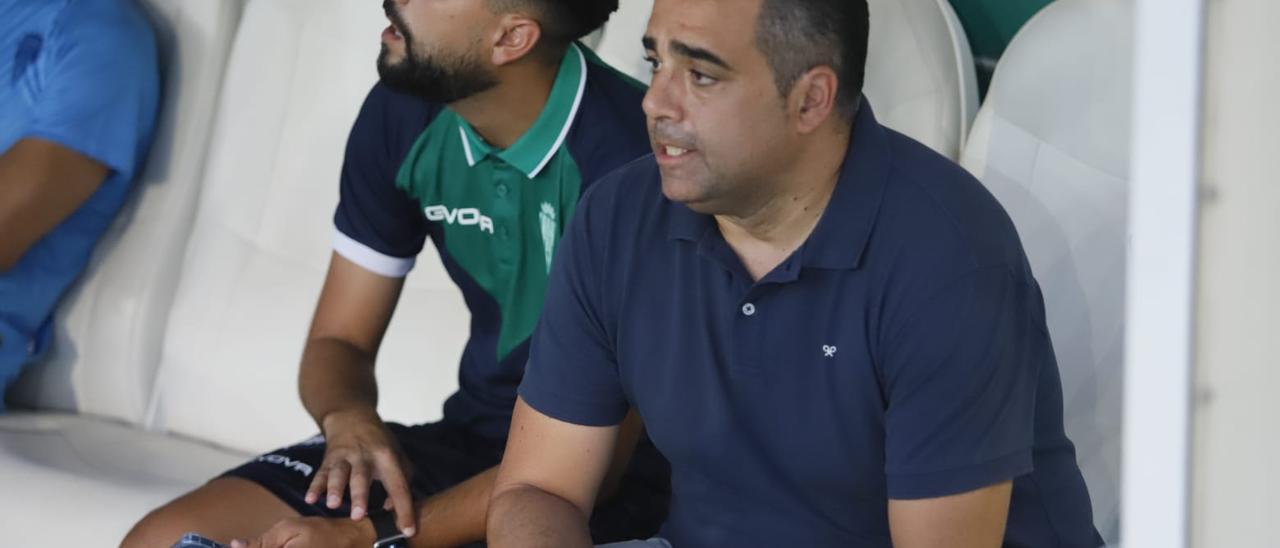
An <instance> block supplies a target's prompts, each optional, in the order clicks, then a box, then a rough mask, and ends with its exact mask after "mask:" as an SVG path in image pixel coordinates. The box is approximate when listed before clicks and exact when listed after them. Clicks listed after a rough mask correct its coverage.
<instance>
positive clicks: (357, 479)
mask: <svg viewBox="0 0 1280 548" xmlns="http://www.w3.org/2000/svg"><path fill="white" fill-rule="evenodd" d="M369 481H370V480H369V466H368V465H367V464H365V463H364V461H359V462H356V463H355V464H353V465H352V466H351V482H350V485H349V487H348V488H349V489H351V519H353V520H360V519H364V516H365V515H366V510H367V509H368V508H369Z"/></svg>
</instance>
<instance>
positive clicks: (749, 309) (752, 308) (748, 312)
mask: <svg viewBox="0 0 1280 548" xmlns="http://www.w3.org/2000/svg"><path fill="white" fill-rule="evenodd" d="M742 315H743V316H755V315H756V305H754V304H751V303H747V304H744V305H742Z"/></svg>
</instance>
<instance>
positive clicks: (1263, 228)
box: [1191, 0, 1280, 548]
mask: <svg viewBox="0 0 1280 548" xmlns="http://www.w3.org/2000/svg"><path fill="white" fill-rule="evenodd" d="M1277 22H1280V2H1277V1H1276V0H1211V1H1210V2H1209V20H1208V28H1207V52H1208V57H1207V59H1206V63H1207V64H1206V67H1205V68H1206V71H1207V72H1206V78H1205V81H1206V97H1205V98H1206V103H1205V111H1204V114H1205V117H1204V123H1205V129H1204V138H1205V145H1204V153H1205V154H1204V159H1205V164H1204V192H1203V193H1202V196H1203V199H1202V207H1201V231H1200V239H1201V241H1200V264H1199V278H1200V282H1199V297H1198V302H1197V306H1198V312H1197V315H1196V323H1197V337H1196V347H1197V351H1196V363H1197V365H1196V385H1197V389H1196V405H1195V411H1194V416H1195V430H1194V437H1193V440H1194V441H1193V459H1194V460H1193V467H1192V470H1193V474H1192V475H1193V481H1192V487H1193V490H1192V495H1193V496H1192V520H1191V526H1192V545H1193V546H1196V547H1203V548H1217V547H1222V546H1259V547H1261V546H1280V495H1278V494H1277V493H1280V472H1277V471H1276V466H1277V464H1278V462H1280V174H1278V173H1277V169H1280V103H1278V102H1277V99H1276V97H1277V95H1280V61H1278V60H1277V55H1280V35H1278V34H1276V32H1275V26H1276V24H1277Z"/></svg>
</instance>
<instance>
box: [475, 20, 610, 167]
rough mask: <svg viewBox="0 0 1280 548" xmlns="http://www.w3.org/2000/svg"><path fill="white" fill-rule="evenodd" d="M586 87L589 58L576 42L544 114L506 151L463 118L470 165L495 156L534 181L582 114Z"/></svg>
mask: <svg viewBox="0 0 1280 548" xmlns="http://www.w3.org/2000/svg"><path fill="white" fill-rule="evenodd" d="M586 87H587V59H586V56H584V55H583V53H582V50H581V49H579V46H578V44H576V43H573V44H570V45H569V49H568V51H566V52H565V54H564V58H563V59H562V60H561V61H560V69H559V72H557V73H556V80H555V82H554V83H553V84H552V85H551V95H550V96H548V97H547V104H546V105H545V106H544V107H542V113H541V114H539V115H538V119H537V120H535V121H534V122H533V125H532V126H530V127H529V129H528V130H527V131H525V133H524V135H521V136H520V138H519V139H517V140H516V142H515V144H513V145H511V146H510V147H508V148H507V149H505V150H497V149H495V148H493V147H492V146H490V145H489V144H488V143H486V142H484V139H481V138H480V136H479V135H478V134H476V132H475V129H473V128H472V127H471V124H468V123H467V121H466V120H462V119H461V117H459V120H460V126H461V127H460V128H459V133H460V134H461V138H462V147H463V150H464V151H465V152H466V156H467V165H468V166H471V167H475V165H476V164H477V163H479V162H480V161H481V160H484V159H485V158H487V157H488V156H490V155H493V156H497V157H498V159H500V160H502V161H503V162H506V163H508V164H510V165H512V166H514V167H515V168H516V169H519V170H520V172H521V173H524V174H525V175H526V176H528V177H529V178H530V179H532V178H534V177H537V176H538V173H541V172H542V169H543V168H545V167H546V166H547V164H548V163H550V162H551V159H552V158H554V157H555V155H556V152H557V151H558V150H560V145H562V144H564V140H565V138H566V137H568V135H569V128H570V127H572V126H573V121H574V119H575V118H576V117H577V115H578V107H580V106H581V105H582V95H583V92H584V91H585V90H586Z"/></svg>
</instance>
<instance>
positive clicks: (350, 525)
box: [125, 0, 668, 548]
mask: <svg viewBox="0 0 1280 548" xmlns="http://www.w3.org/2000/svg"><path fill="white" fill-rule="evenodd" d="M376 6H377V4H370V9H377V7H376ZM617 6H618V4H617V1H616V0H613V1H601V0H576V1H565V0H460V1H456V2H440V1H436V0H388V1H387V2H385V4H384V5H383V7H384V9H386V11H387V15H388V18H389V19H390V20H391V25H390V26H388V27H387V29H386V30H385V31H384V32H383V34H382V44H383V49H382V54H381V57H380V59H379V62H378V65H379V74H380V76H381V83H380V84H379V85H377V86H376V87H374V89H373V91H372V92H371V93H370V94H369V96H368V99H367V100H366V101H365V104H364V107H363V108H362V109H361V112H360V115H359V117H358V118H357V120H356V122H355V126H354V127H353V128H352V130H351V136H350V139H349V140H348V144H347V156H346V161H345V164H344V167H343V171H342V177H341V179H342V184H341V201H340V203H339V205H338V209H337V212H336V214H335V216H334V224H335V228H336V234H335V239H334V245H333V258H332V261H331V266H330V270H329V273H328V276H327V279H326V281H325V284H324V289H323V291H322V294H321V296H320V302H319V305H318V306H317V309H316V313H315V318H314V320H313V323H312V328H311V334H310V336H309V339H308V341H307V345H306V348H305V350H304V353H303V358H302V364H301V372H300V382H299V385H300V387H299V392H300V393H301V397H302V402H303V404H304V406H305V407H306V408H307V411H308V412H310V414H311V415H312V417H314V418H315V421H316V423H317V425H319V427H320V429H321V432H322V434H323V435H322V436H318V437H316V438H314V439H312V440H308V441H304V442H302V443H300V444H297V445H294V446H291V447H285V448H281V449H278V450H276V451H272V452H270V453H267V454H265V455H261V456H259V457H257V458H255V459H253V460H251V461H250V462H247V463H245V464H244V465H242V466H240V467H237V468H235V469H233V470H231V471H229V472H228V473H227V474H225V475H224V476H222V477H220V478H216V479H214V480H213V481H211V482H209V483H208V484H207V485H204V486H202V487H200V488H199V489H196V490H195V491H193V492H192V493H190V494H188V495H186V496H184V497H182V498H180V499H178V500H176V501H174V502H172V503H170V504H168V505H166V506H164V507H163V508H161V509H159V510H157V511H155V512H153V513H152V514H151V515H150V516H148V517H147V518H146V519H144V520H143V521H142V522H141V523H140V524H139V525H138V526H136V527H135V529H134V531H133V532H132V533H131V534H130V535H129V538H128V539H126V541H125V545H126V546H129V547H131V548H132V547H134V546H169V545H171V544H172V543H173V542H175V541H177V540H178V538H179V536H180V535H181V534H182V533H184V532H186V531H195V532H198V533H201V534H203V535H204V536H207V537H210V538H212V539H213V540H216V541H219V542H229V541H231V540H233V539H241V540H249V542H250V543H251V544H252V545H254V546H267V547H276V546H282V545H285V544H287V545H289V546H309V547H318V546H334V547H346V546H358V547H361V548H365V547H368V546H371V545H373V543H374V541H376V540H378V539H380V538H381V539H387V540H388V542H387V543H384V545H385V546H387V547H390V546H401V545H402V544H395V542H397V541H391V540H389V539H390V537H393V536H395V535H396V534H397V531H399V532H402V533H403V534H404V535H405V536H408V537H411V540H410V541H409V542H408V545H411V546H431V547H436V546H456V545H460V544H467V543H471V542H474V541H479V540H482V539H483V537H484V525H485V512H486V509H487V507H488V501H489V490H490V488H491V486H492V485H493V479H494V477H495V475H496V474H495V470H494V468H495V467H496V466H497V464H498V462H499V460H500V459H501V456H502V451H503V447H504V444H505V439H506V434H507V431H508V428H509V424H510V420H511V411H512V408H513V406H514V404H515V399H516V388H517V386H518V384H519V382H520V378H521V376H522V375H523V372H524V365H525V363H526V362H527V356H528V346H529V345H528V339H529V336H530V335H531V334H532V332H533V329H534V326H535V325H536V323H537V319H538V315H539V313H540V311H541V306H542V301H543V294H544V292H545V288H546V282H547V275H548V271H549V270H550V267H551V257H552V256H553V255H554V252H555V250H556V248H557V247H558V246H559V243H560V236H561V234H562V232H563V227H564V225H565V224H567V222H568V219H570V218H571V216H572V214H573V210H574V209H575V208H576V205H577V201H578V197H579V196H580V194H581V192H582V191H583V190H585V189H586V188H587V187H588V186H589V185H590V184H591V183H592V182H593V181H595V180H596V179H598V178H600V177H601V176H603V175H605V174H607V173H608V172H609V171H612V170H613V169H615V168H617V167H619V166H621V165H623V164H625V163H627V162H629V161H631V160H633V159H635V158H637V157H639V156H641V155H643V154H645V153H646V152H647V151H648V139H647V137H646V135H645V124H644V113H643V111H642V109H641V105H640V102H641V99H642V98H643V95H644V89H643V87H642V86H640V85H639V84H636V83H635V82H634V81H632V80H630V79H628V78H626V77H625V76H622V75H621V74H619V73H617V72H615V71H613V70H612V69H610V68H609V67H608V66H607V65H605V64H603V63H602V62H600V60H599V59H597V58H596V57H595V56H594V55H593V54H592V53H591V51H590V50H589V49H587V48H586V47H585V46H582V45H581V44H579V43H578V42H577V39H579V38H581V37H582V36H584V35H586V34H587V33H589V32H591V31H592V30H593V29H595V28H597V27H599V26H600V25H601V24H603V23H604V21H605V20H606V19H608V17H609V15H610V14H611V13H612V12H613V11H615V10H616V9H617ZM427 240H430V241H431V242H432V243H433V244H434V245H435V247H436V248H437V249H438V250H439V252H440V256H441V258H442V260H443V262H444V266H445V268H446V269H447V270H448V272H449V274H450V276H451V277H452V278H453V280H454V281H455V282H456V283H457V284H458V286H459V287H460V288H461V289H462V292H463V297H464V299H465V300H466V302H467V305H468V307H469V308H470V310H471V313H472V316H471V318H470V325H471V338H470V340H469V341H468V342H467V346H466V349H465V351H464V354H463V356H462V362H461V367H460V369H459V385H460V387H459V390H458V392H457V393H456V394H454V395H453V396H452V397H450V398H449V400H448V401H447V402H446V403H445V405H444V419H443V420H442V421H441V422H439V423H433V424H424V425H413V426H405V425H399V424H388V423H385V422H384V421H383V420H382V418H381V417H380V416H379V415H378V412H377V395H378V389H377V385H376V380H375V376H374V362H375V357H376V355H377V352H378V345H379V342H380V341H381V340H382V336H383V334H384V333H385V330H386V327H387V325H388V322H389V321H391V317H392V314H393V312H394V310H395V307H396V301H397V299H398V297H399V295H400V289H401V287H402V286H403V283H404V277H405V275H406V274H408V273H409V271H410V270H411V269H412V268H413V266H414V260H415V258H416V257H417V255H418V254H419V252H421V251H422V249H423V247H424V245H425V242H426V241H427ZM459 321H465V319H459ZM423 351H424V352H433V351H435V350H434V349H431V348H423ZM282 396H283V395H282ZM633 424H637V425H638V423H633ZM630 432H631V433H632V434H634V435H635V436H638V435H639V429H638V427H637V428H634V429H632V430H630ZM635 443H636V442H635V439H634V438H632V439H630V441H628V442H627V443H620V444H619V447H620V448H622V449H623V451H622V454H621V455H620V457H619V459H617V461H616V462H618V464H619V467H618V469H619V480H618V481H617V482H616V485H618V489H617V493H618V496H617V497H616V499H614V500H612V501H611V502H610V503H609V504H607V505H604V506H603V507H602V510H601V512H599V514H598V517H597V519H596V520H595V522H594V525H595V530H596V537H597V540H599V541H608V540H619V539H623V538H629V537H634V536H638V535H645V534H647V533H652V532H654V531H655V530H656V529H657V527H658V525H660V524H661V521H662V519H663V517H664V516H665V512H666V505H667V499H668V484H667V472H666V464H665V462H664V461H663V460H662V458H661V456H660V455H658V453H657V451H656V450H654V449H653V447H652V445H651V444H647V443H641V445H640V446H639V448H637V449H636V450H635V452H634V455H632V456H630V462H631V464H632V466H631V467H630V468H629V469H628V472H627V473H625V474H623V473H622V472H621V470H622V467H621V465H622V464H623V463H626V462H627V461H628V457H627V456H626V450H629V449H631V448H632V447H635ZM384 500H386V501H389V502H388V504H389V505H390V506H392V507H393V510H394V512H393V513H391V514H388V513H386V512H384V511H383V510H384Z"/></svg>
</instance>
